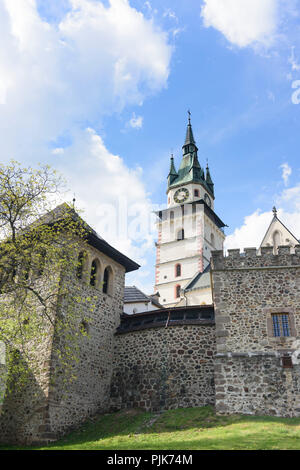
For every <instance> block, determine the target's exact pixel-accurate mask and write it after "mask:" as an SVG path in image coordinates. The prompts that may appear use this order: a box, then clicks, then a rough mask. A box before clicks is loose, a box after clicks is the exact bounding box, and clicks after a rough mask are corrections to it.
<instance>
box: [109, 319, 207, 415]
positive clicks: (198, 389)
mask: <svg viewBox="0 0 300 470" xmlns="http://www.w3.org/2000/svg"><path fill="white" fill-rule="evenodd" d="M214 354H215V327H214V322H211V324H207V325H180V326H168V327H167V328H165V327H161V328H149V329H144V330H141V331H132V332H128V333H125V334H117V335H116V338H115V370H114V375H113V380H112V386H111V409H112V410H118V409H121V408H132V407H139V408H143V409H146V410H153V411H156V410H162V409H171V408H179V407H193V406H204V405H208V404H210V405H213V404H214V370H213V366H214V362H213V357H214Z"/></svg>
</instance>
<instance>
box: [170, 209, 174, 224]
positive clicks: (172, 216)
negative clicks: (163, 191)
mask: <svg viewBox="0 0 300 470" xmlns="http://www.w3.org/2000/svg"><path fill="white" fill-rule="evenodd" d="M170 222H174V211H171V212H170Z"/></svg>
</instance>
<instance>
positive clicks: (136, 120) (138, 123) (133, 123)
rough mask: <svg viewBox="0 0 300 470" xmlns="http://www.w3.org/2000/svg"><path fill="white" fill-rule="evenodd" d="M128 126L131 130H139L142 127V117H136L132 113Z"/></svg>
mask: <svg viewBox="0 0 300 470" xmlns="http://www.w3.org/2000/svg"><path fill="white" fill-rule="evenodd" d="M129 125H130V127H132V128H133V129H141V128H142V127H143V116H136V115H135V113H133V115H132V118H131V119H130V121H129Z"/></svg>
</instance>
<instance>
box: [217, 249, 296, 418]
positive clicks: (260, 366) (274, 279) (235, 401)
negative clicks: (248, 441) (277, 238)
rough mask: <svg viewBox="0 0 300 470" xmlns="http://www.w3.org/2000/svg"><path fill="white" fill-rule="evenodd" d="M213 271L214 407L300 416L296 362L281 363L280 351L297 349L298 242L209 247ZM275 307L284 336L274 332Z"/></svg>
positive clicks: (222, 410) (231, 411) (223, 411)
mask: <svg viewBox="0 0 300 470" xmlns="http://www.w3.org/2000/svg"><path fill="white" fill-rule="evenodd" d="M212 277H213V295H214V303H215V321H216V341H217V357H216V366H215V367H216V371H215V382H216V409H217V412H219V413H236V412H238V413H246V410H248V411H247V413H250V412H251V413H255V414H276V415H278V416H292V415H295V416H300V406H299V403H298V402H299V400H300V394H299V392H300V391H299V386H298V383H299V377H298V376H299V367H298V365H297V364H294V367H293V368H292V369H283V366H282V356H284V355H286V354H289V355H290V356H291V355H293V357H295V353H297V350H298V349H300V347H299V332H300V247H299V246H297V247H296V248H295V253H294V254H293V253H290V249H289V247H286V246H285V247H279V250H278V255H274V254H273V248H272V247H265V248H261V256H258V255H257V253H256V249H245V254H240V252H239V250H229V255H228V257H224V256H223V253H222V252H214V253H213V259H212ZM276 313H286V314H287V315H288V317H289V324H290V336H289V337H275V336H274V332H273V325H272V314H276ZM296 362H297V361H296ZM290 393H293V394H294V401H293V403H292V404H288V403H289V402H288V401H287V398H286V397H287V396H288V395H289V394H290ZM280 397H281V398H280Z"/></svg>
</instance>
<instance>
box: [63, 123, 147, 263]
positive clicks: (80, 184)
mask: <svg viewBox="0 0 300 470" xmlns="http://www.w3.org/2000/svg"><path fill="white" fill-rule="evenodd" d="M83 155H84V158H82V156H83ZM70 160H72V168H71V169H70V168H69V167H68V165H69V161H70ZM55 166H56V167H57V168H58V169H60V171H61V172H62V173H63V174H66V173H68V178H67V179H68V181H67V183H68V188H69V190H70V192H69V194H68V198H69V200H71V199H72V197H73V194H74V193H75V195H76V208H78V209H83V210H84V212H83V214H82V216H83V218H84V219H85V220H86V221H87V222H88V223H89V224H90V225H91V226H92V227H93V228H94V229H95V230H96V231H97V232H98V233H99V235H100V236H102V237H103V238H104V239H106V240H107V241H108V242H109V243H111V244H112V245H113V246H115V247H116V248H117V249H119V250H121V251H122V252H124V253H125V254H127V255H128V256H130V257H132V258H133V259H135V260H136V261H138V262H139V263H141V264H145V263H146V258H145V256H146V255H147V254H149V253H150V251H151V252H152V251H153V246H154V237H155V236H156V232H155V230H154V226H153V224H152V222H153V214H152V212H151V211H152V206H151V202H150V200H149V198H148V195H147V193H146V190H145V187H144V184H143V181H142V179H143V175H142V170H141V168H139V167H136V168H135V169H129V168H128V167H127V166H126V165H125V163H124V160H123V159H122V158H121V157H120V156H118V155H114V154H112V153H111V152H109V151H108V150H107V148H106V147H105V144H104V142H103V140H102V138H101V137H100V136H99V135H98V134H97V133H96V132H95V131H94V130H93V129H90V128H88V129H85V130H84V131H82V132H80V133H79V132H78V133H77V134H76V137H75V140H74V142H73V145H72V146H71V147H69V148H66V149H65V151H64V156H63V160H62V157H61V156H60V155H59V159H58V160H57V164H56V165H55ZM66 167H68V168H67V170H68V172H67V171H66ZM150 254H151V253H150Z"/></svg>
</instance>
